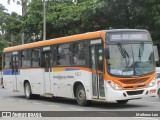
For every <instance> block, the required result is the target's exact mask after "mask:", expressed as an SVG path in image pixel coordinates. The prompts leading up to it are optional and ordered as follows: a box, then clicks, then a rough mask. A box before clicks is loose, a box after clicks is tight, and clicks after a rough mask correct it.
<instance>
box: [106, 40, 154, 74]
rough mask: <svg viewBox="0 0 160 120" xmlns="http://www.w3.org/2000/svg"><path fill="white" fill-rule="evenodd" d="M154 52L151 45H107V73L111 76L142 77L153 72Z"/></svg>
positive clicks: (142, 43)
mask: <svg viewBox="0 0 160 120" xmlns="http://www.w3.org/2000/svg"><path fill="white" fill-rule="evenodd" d="M153 54H154V52H153V46H152V44H151V43H144V42H141V43H136V44H135V43H134V44H121V43H116V44H111V45H109V56H110V57H109V59H108V61H107V64H108V71H109V72H110V74H113V75H120V76H131V75H135V76H142V75H146V74H150V73H152V72H154V68H155V66H154V65H155V64H154V55H153Z"/></svg>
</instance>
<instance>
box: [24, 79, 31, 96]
mask: <svg viewBox="0 0 160 120" xmlns="http://www.w3.org/2000/svg"><path fill="white" fill-rule="evenodd" d="M24 93H25V97H26V98H27V99H31V98H32V91H31V86H30V84H29V83H28V82H27V83H26V84H25V85H24Z"/></svg>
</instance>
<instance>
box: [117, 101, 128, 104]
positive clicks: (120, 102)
mask: <svg viewBox="0 0 160 120" xmlns="http://www.w3.org/2000/svg"><path fill="white" fill-rule="evenodd" d="M127 102H128V100H117V103H118V104H126V103H127Z"/></svg>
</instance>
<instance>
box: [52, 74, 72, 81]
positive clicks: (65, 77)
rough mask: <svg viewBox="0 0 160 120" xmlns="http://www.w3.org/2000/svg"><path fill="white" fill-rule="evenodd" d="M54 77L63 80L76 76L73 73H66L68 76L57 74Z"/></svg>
mask: <svg viewBox="0 0 160 120" xmlns="http://www.w3.org/2000/svg"><path fill="white" fill-rule="evenodd" d="M53 78H54V79H59V80H62V79H73V78H74V76H72V75H66V76H63V75H57V76H53Z"/></svg>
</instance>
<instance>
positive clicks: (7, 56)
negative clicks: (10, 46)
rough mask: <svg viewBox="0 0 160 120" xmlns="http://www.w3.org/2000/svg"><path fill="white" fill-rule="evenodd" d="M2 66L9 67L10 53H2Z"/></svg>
mask: <svg viewBox="0 0 160 120" xmlns="http://www.w3.org/2000/svg"><path fill="white" fill-rule="evenodd" d="M4 68H11V53H5V54H4Z"/></svg>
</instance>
